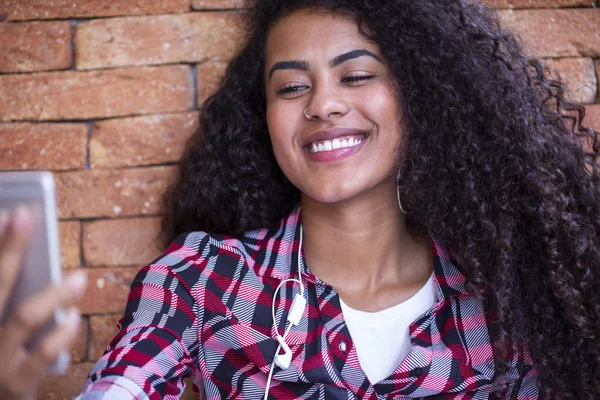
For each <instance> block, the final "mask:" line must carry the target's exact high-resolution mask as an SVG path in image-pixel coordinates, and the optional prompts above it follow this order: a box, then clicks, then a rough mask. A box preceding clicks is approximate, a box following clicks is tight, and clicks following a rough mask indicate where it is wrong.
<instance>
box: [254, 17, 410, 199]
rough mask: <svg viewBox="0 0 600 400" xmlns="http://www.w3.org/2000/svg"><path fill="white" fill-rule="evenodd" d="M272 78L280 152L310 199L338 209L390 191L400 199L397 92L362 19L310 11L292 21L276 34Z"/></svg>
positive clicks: (270, 43)
mask: <svg viewBox="0 0 600 400" xmlns="http://www.w3.org/2000/svg"><path fill="white" fill-rule="evenodd" d="M264 73H265V82H266V88H265V89H266V94H267V123H268V127H269V134H270V136H271V142H272V144H273V151H274V153H275V157H276V159H277V162H278V164H279V166H280V167H281V169H282V170H283V172H284V174H285V175H286V176H287V177H288V179H289V180H290V181H291V182H292V183H293V184H294V185H295V186H296V187H297V188H298V189H300V191H301V192H302V193H303V194H304V195H306V196H309V197H311V198H312V199H314V200H316V201H318V202H322V203H334V202H339V201H344V200H348V199H351V198H353V197H355V196H357V195H359V194H361V193H365V192H368V191H370V190H372V189H374V188H375V187H379V186H381V185H382V184H383V185H387V186H391V187H394V193H395V180H394V179H393V177H395V171H396V163H397V160H396V155H397V150H398V145H399V141H400V139H401V135H402V134H401V129H400V122H399V107H398V102H397V96H398V95H397V89H396V85H395V84H394V81H393V77H392V74H391V71H390V70H389V68H388V67H387V65H386V64H385V62H384V61H383V57H382V55H381V52H380V50H379V48H378V46H377V45H376V44H374V43H372V42H369V41H368V40H367V39H366V38H364V37H363V36H362V35H361V34H360V32H359V30H358V25H357V24H356V23H355V22H354V20H352V19H351V18H349V17H345V16H341V15H337V14H332V13H315V12H308V11H300V12H296V13H293V14H291V15H289V16H286V17H284V18H283V19H281V20H280V21H279V22H278V23H277V24H275V25H274V26H273V27H272V28H271V29H270V31H269V34H268V37H267V46H266V60H265V71H264ZM305 110H306V113H307V115H308V116H309V117H310V118H307V117H306V116H305Z"/></svg>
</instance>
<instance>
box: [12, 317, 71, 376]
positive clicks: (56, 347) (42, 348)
mask: <svg viewBox="0 0 600 400" xmlns="http://www.w3.org/2000/svg"><path fill="white" fill-rule="evenodd" d="M80 323H81V316H80V314H79V311H78V310H77V309H76V308H74V307H73V308H70V309H69V310H68V311H67V312H66V313H65V318H64V320H63V321H62V322H61V323H60V324H59V325H57V326H56V327H55V328H54V329H53V330H52V331H51V332H50V333H49V334H48V335H47V336H46V337H45V338H44V339H43V340H42V341H41V342H40V344H39V345H38V346H37V348H35V349H34V350H33V351H32V352H31V353H30V355H29V357H28V358H27V360H26V361H25V362H24V363H23V364H22V365H21V368H19V379H22V380H23V381H24V382H30V383H31V382H37V381H38V380H39V379H40V378H41V376H42V374H43V373H44V372H46V371H47V370H48V369H49V368H50V366H51V365H53V364H54V363H55V362H56V361H57V359H58V357H59V355H60V353H61V352H62V351H63V350H64V349H68V348H69V347H70V346H71V344H72V343H73V342H74V341H75V338H76V337H77V334H78V332H79V326H80Z"/></svg>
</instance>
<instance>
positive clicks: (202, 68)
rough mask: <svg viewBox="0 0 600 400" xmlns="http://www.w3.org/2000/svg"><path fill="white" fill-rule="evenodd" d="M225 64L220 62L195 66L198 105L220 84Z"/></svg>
mask: <svg viewBox="0 0 600 400" xmlns="http://www.w3.org/2000/svg"><path fill="white" fill-rule="evenodd" d="M226 67H227V64H226V63H224V62H220V61H207V62H205V63H203V64H199V65H197V66H196V85H197V87H198V93H197V96H198V99H197V101H198V104H202V103H204V101H205V100H206V99H207V98H208V96H209V95H211V94H212V93H213V92H214V91H215V90H216V89H217V87H218V85H219V83H220V82H221V78H222V77H223V74H224V73H225V68H226Z"/></svg>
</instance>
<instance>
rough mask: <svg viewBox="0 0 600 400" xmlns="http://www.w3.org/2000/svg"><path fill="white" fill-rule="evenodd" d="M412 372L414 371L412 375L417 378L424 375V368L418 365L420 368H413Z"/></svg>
mask: <svg viewBox="0 0 600 400" xmlns="http://www.w3.org/2000/svg"><path fill="white" fill-rule="evenodd" d="M411 372H412V373H411V375H412V376H414V377H415V378H416V377H419V376H421V375H423V368H419V367H418V368H415V369H413V370H412V371H411Z"/></svg>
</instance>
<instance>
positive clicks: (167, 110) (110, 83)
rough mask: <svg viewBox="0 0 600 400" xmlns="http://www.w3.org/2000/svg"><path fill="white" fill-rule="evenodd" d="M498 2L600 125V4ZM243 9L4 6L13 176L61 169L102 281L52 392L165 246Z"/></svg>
mask: <svg viewBox="0 0 600 400" xmlns="http://www.w3.org/2000/svg"><path fill="white" fill-rule="evenodd" d="M484 1H485V2H486V3H487V4H489V5H490V6H492V7H495V8H498V9H499V11H498V12H499V14H500V16H501V18H502V20H503V21H504V22H505V23H506V24H507V25H508V26H509V27H510V28H512V29H513V31H514V32H516V33H517V34H519V35H520V36H521V37H522V39H523V40H524V42H525V44H526V46H527V48H528V50H529V52H530V53H531V54H533V55H536V56H539V57H544V58H546V59H547V60H548V61H549V63H550V65H551V66H552V67H554V68H555V69H556V70H557V71H559V72H560V73H561V74H562V76H563V79H564V80H566V82H567V83H568V87H569V88H570V92H569V96H570V98H571V99H573V100H575V101H577V102H579V103H582V104H585V105H586V109H587V113H588V116H587V117H586V122H587V123H588V125H591V126H594V127H595V129H597V130H600V99H599V88H598V81H599V79H600V9H599V8H597V7H598V5H599V4H598V1H597V0H484ZM241 5H242V1H241V0H137V1H129V0H69V1H67V0H54V1H50V0H8V1H6V0H0V20H4V22H1V23H0V170H9V169H11V170H12V169H16V170H20V169H49V170H52V171H54V174H55V178H56V183H57V191H58V193H57V196H58V211H59V216H60V219H61V222H60V234H61V246H62V262H63V268H64V269H73V268H85V269H86V270H87V271H88V274H89V278H90V280H89V281H90V284H89V289H88V293H87V295H86V297H85V299H84V300H83V302H82V303H81V305H80V306H81V310H82V313H83V315H84V317H83V329H82V332H81V339H80V340H79V342H78V343H77V345H76V346H74V348H73V349H72V351H71V353H72V358H73V362H74V365H73V366H72V368H71V370H70V372H69V374H68V375H67V376H65V377H61V378H58V379H56V378H47V379H45V381H44V383H43V385H42V387H41V390H40V394H39V398H40V399H56V400H58V399H71V398H72V397H73V396H74V395H76V394H77V393H78V391H79V389H80V387H81V385H82V383H83V381H84V379H85V376H86V375H87V373H88V372H89V370H90V369H91V367H92V365H93V362H94V360H96V359H97V358H98V357H99V356H100V355H101V354H102V352H103V350H104V347H105V346H106V344H107V343H108V341H109V340H110V339H111V338H112V336H113V334H114V332H115V326H116V322H117V320H118V319H119V315H120V313H121V311H122V309H123V306H124V303H125V299H126V296H127V294H128V291H129V285H130V282H131V280H132V278H133V276H134V275H135V273H136V271H137V270H138V269H139V268H140V266H141V265H144V264H146V263H148V262H149V261H151V260H152V259H153V258H154V257H155V256H157V255H158V254H159V252H160V251H161V249H159V248H157V245H156V243H157V242H156V237H157V234H158V231H159V229H160V209H159V206H160V198H161V195H162V193H163V192H164V190H165V188H166V187H167V185H168V184H169V182H170V181H171V179H172V178H173V176H174V173H175V170H176V168H177V167H176V162H177V160H178V157H179V156H180V155H181V153H182V150H183V145H184V141H185V139H186V138H187V137H188V136H189V135H190V134H191V133H192V132H193V131H194V130H195V129H196V126H197V121H196V119H197V116H198V115H197V110H198V106H199V104H201V103H202V101H203V100H204V99H205V98H206V97H207V95H208V94H209V93H210V92H211V91H212V90H213V89H214V85H215V83H216V82H217V81H218V78H219V76H220V74H221V73H222V71H223V68H224V65H225V62H226V61H227V59H228V58H229V57H230V56H231V55H232V53H233V52H234V50H235V47H236V42H238V40H237V39H238V38H240V37H241V32H240V29H239V26H238V24H236V16H237V12H236V8H237V7H240V6H241ZM185 398H186V399H192V398H193V396H192V395H191V393H189V391H187V394H186V397H185Z"/></svg>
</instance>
